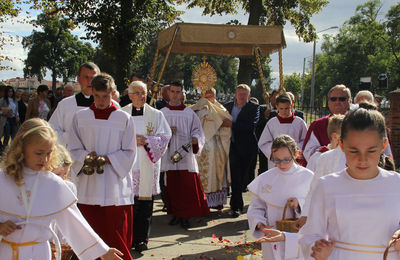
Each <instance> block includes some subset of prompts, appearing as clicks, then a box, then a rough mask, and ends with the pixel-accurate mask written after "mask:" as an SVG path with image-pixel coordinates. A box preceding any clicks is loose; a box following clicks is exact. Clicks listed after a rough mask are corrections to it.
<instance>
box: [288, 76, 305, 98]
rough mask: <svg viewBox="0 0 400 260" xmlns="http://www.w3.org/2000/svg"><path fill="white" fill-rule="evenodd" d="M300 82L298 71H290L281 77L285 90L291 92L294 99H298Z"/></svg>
mask: <svg viewBox="0 0 400 260" xmlns="http://www.w3.org/2000/svg"><path fill="white" fill-rule="evenodd" d="M301 82H302V80H301V75H300V74H299V73H292V74H290V75H287V76H285V77H284V79H283V86H284V87H285V89H286V91H290V92H292V93H293V95H294V96H295V98H296V100H299V97H300V94H301Z"/></svg>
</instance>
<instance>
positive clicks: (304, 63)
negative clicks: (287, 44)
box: [301, 56, 311, 107]
mask: <svg viewBox="0 0 400 260" xmlns="http://www.w3.org/2000/svg"><path fill="white" fill-rule="evenodd" d="M310 57H311V56H308V57H304V60H303V75H302V76H301V105H302V106H303V107H304V81H305V76H304V75H305V72H306V60H307V59H308V58H310Z"/></svg>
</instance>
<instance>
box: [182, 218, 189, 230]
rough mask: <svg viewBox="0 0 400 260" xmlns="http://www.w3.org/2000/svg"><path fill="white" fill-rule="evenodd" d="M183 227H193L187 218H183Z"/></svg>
mask: <svg viewBox="0 0 400 260" xmlns="http://www.w3.org/2000/svg"><path fill="white" fill-rule="evenodd" d="M181 227H183V228H184V229H189V228H190V227H191V226H190V223H189V220H188V219H187V218H182V219H181Z"/></svg>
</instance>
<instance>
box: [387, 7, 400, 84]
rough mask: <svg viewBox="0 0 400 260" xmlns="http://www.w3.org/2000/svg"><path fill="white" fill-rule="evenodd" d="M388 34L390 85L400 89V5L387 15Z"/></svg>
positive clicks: (391, 9) (392, 8)
mask: <svg viewBox="0 0 400 260" xmlns="http://www.w3.org/2000/svg"><path fill="white" fill-rule="evenodd" d="M386 18H387V21H386V23H385V25H386V32H387V35H388V44H389V50H390V53H391V59H390V60H389V64H388V73H389V84H390V85H391V86H393V88H398V87H400V3H398V4H397V5H394V6H392V7H391V8H390V10H389V12H388V13H387V14H386Z"/></svg>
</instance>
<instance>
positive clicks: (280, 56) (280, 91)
mask: <svg viewBox="0 0 400 260" xmlns="http://www.w3.org/2000/svg"><path fill="white" fill-rule="evenodd" d="M285 91H286V90H285V87H284V86H283V68H282V47H281V48H279V93H283V92H285Z"/></svg>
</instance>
